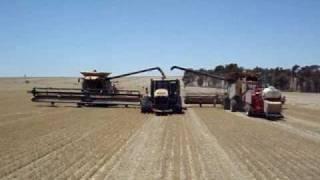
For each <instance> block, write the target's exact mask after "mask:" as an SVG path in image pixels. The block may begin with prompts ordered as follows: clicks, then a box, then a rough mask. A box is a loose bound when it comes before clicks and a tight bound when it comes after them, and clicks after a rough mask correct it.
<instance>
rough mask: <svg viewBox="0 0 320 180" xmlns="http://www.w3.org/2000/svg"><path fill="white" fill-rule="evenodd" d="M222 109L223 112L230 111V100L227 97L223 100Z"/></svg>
mask: <svg viewBox="0 0 320 180" xmlns="http://www.w3.org/2000/svg"><path fill="white" fill-rule="evenodd" d="M223 109H225V110H229V109H230V99H229V98H227V97H226V98H224V99H223Z"/></svg>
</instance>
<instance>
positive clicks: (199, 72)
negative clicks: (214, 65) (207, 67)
mask: <svg viewBox="0 0 320 180" xmlns="http://www.w3.org/2000/svg"><path fill="white" fill-rule="evenodd" d="M170 69H171V71H172V70H174V69H180V70H182V71H185V72H191V73H194V74H199V75H204V76H208V77H211V78H215V79H219V80H226V78H225V77H223V76H219V75H214V74H209V73H205V72H201V71H195V70H192V69H187V68H183V67H180V66H172V67H171V68H170Z"/></svg>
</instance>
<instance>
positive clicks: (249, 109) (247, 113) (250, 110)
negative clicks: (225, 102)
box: [245, 105, 252, 116]
mask: <svg viewBox="0 0 320 180" xmlns="http://www.w3.org/2000/svg"><path fill="white" fill-rule="evenodd" d="M245 110H246V115H247V116H252V107H251V106H250V105H247V106H246V107H245Z"/></svg>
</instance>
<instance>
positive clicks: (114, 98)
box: [29, 67, 165, 107]
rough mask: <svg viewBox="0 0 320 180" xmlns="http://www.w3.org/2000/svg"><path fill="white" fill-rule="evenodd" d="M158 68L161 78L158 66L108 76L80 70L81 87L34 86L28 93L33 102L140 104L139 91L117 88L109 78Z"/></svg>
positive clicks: (106, 104) (102, 73)
mask: <svg viewBox="0 0 320 180" xmlns="http://www.w3.org/2000/svg"><path fill="white" fill-rule="evenodd" d="M153 70H158V71H159V72H160V73H161V75H162V78H163V79H164V78H165V74H164V73H163V71H162V70H161V69H160V68H159V67H154V68H148V69H144V70H140V71H135V72H131V73H126V74H122V75H118V76H113V77H109V75H110V73H106V72H96V71H93V72H81V74H82V75H83V78H80V79H79V82H80V81H81V82H82V83H81V85H82V88H39V87H35V88H33V89H32V91H29V93H32V94H33V98H32V101H33V102H47V103H51V105H54V104H55V103H75V104H77V105H78V106H79V107H80V106H83V105H85V106H90V105H94V106H97V105H103V106H108V105H124V106H129V105H137V106H139V105H140V100H141V97H142V95H141V93H140V92H139V91H136V90H119V89H118V88H117V87H116V86H115V85H114V84H112V81H111V80H114V79H118V78H122V77H126V76H130V75H134V74H139V73H143V72H148V71H153Z"/></svg>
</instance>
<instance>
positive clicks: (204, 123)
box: [0, 77, 320, 180]
mask: <svg viewBox="0 0 320 180" xmlns="http://www.w3.org/2000/svg"><path fill="white" fill-rule="evenodd" d="M76 82H77V79H76V78H36V79H31V80H30V83H29V84H25V83H24V80H23V79H18V78H15V79H10V78H6V79H0V159H1V161H0V180H2V179H319V177H320V151H319V150H320V118H319V117H320V113H319V112H320V111H319V110H320V108H319V106H317V105H319V104H318V103H319V102H320V101H318V98H315V97H318V95H315V94H301V93H293V94H290V93H286V96H287V104H286V105H285V110H284V115H285V118H284V119H283V120H281V121H267V120H264V119H262V118H249V117H246V116H245V115H244V114H243V113H239V112H237V113H231V112H229V111H225V110H223V109H222V108H220V107H217V108H212V107H204V108H195V107H193V108H189V109H188V110H187V111H186V112H185V114H182V115H169V116H155V115H153V114H141V113H140V110H139V109H138V108H116V107H114V108H76V107H75V106H72V105H59V106H58V107H48V106H47V105H46V104H34V103H32V102H30V95H29V94H27V93H26V91H27V90H28V89H31V88H32V87H33V86H57V87H78V86H79V85H78V84H77V83H76ZM147 84H148V78H142V77H134V78H124V79H123V80H121V81H119V85H120V86H121V87H130V88H133V89H143V87H145V86H147ZM291 97H292V99H291ZM303 98H306V99H307V101H306V102H304V101H303V100H302V99H303ZM302 102H303V103H302ZM309 104H314V106H311V105H309Z"/></svg>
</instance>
